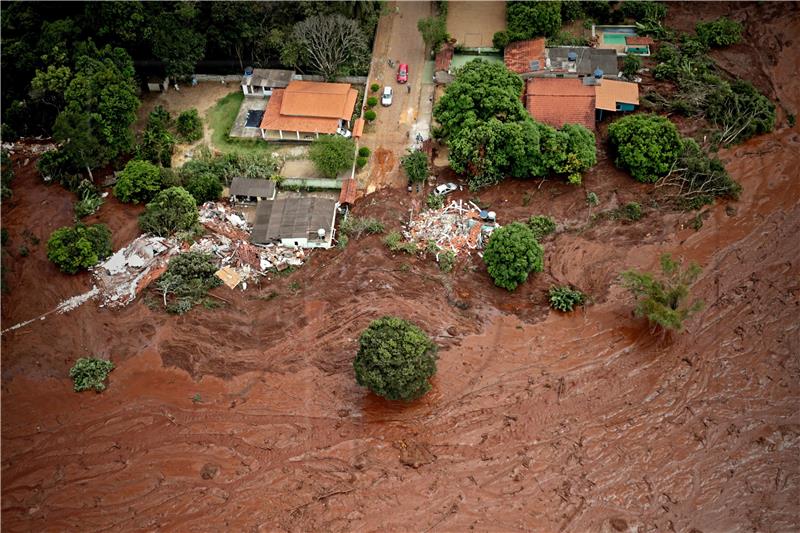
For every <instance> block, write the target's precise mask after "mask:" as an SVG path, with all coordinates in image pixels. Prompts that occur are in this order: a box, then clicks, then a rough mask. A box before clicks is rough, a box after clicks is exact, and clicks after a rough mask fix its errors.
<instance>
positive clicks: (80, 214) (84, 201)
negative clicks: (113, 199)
mask: <svg viewBox="0 0 800 533" xmlns="http://www.w3.org/2000/svg"><path fill="white" fill-rule="evenodd" d="M101 205H103V199H102V198H100V197H99V196H98V195H97V194H94V193H92V192H91V191H84V193H83V195H82V197H81V199H80V200H78V201H77V202H75V206H74V208H73V209H74V210H75V218H77V219H81V218H84V217H88V216H89V215H93V214H95V213H96V212H97V210H98V209H100V206H101Z"/></svg>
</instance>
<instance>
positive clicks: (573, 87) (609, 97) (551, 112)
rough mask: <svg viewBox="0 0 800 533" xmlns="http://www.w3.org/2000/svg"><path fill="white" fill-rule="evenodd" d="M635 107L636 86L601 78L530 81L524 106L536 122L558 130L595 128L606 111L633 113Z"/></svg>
mask: <svg viewBox="0 0 800 533" xmlns="http://www.w3.org/2000/svg"><path fill="white" fill-rule="evenodd" d="M638 105H639V85H638V84H636V83H630V82H627V81H617V80H611V79H605V78H600V79H598V78H591V77H590V78H530V79H528V80H527V81H526V84H525V107H526V109H527V110H528V113H530V115H531V117H533V119H534V120H536V121H538V122H542V123H544V124H549V125H550V126H553V127H554V128H560V127H562V126H563V125H564V124H580V125H582V126H584V127H585V128H587V129H588V130H590V131H591V130H594V129H595V121H596V120H602V118H603V114H604V113H606V112H617V111H633V110H634V109H635V108H636V106H638Z"/></svg>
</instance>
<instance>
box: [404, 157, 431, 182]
mask: <svg viewBox="0 0 800 533" xmlns="http://www.w3.org/2000/svg"><path fill="white" fill-rule="evenodd" d="M400 164H401V165H402V166H403V170H405V171H406V176H408V179H409V181H412V182H414V183H421V182H423V181H425V180H426V179H428V175H429V174H430V169H429V168H428V154H426V153H425V152H423V151H422V150H409V151H408V153H407V154H406V155H404V156H403V158H402V159H401V160H400Z"/></svg>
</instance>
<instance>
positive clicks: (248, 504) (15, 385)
mask: <svg viewBox="0 0 800 533" xmlns="http://www.w3.org/2000/svg"><path fill="white" fill-rule="evenodd" d="M697 6H698V4H692V6H691V9H692V10H693V13H694V15H695V16H698V9H699V8H698V7H697ZM712 6H713V7H712V8H709V9H717V6H718V4H712ZM737 6H738V4H737ZM451 9H453V7H452V6H451ZM670 9H671V11H672V10H673V6H672V5H671V6H670ZM674 9H675V10H676V11H677V10H680V9H682V8H681V7H680V6H676V7H675V8H674ZM687 9H688V8H687ZM737 9H738V7H737ZM675 16H677V15H675ZM756 23H757V24H759V25H760V27H761V28H763V30H764V31H765V32H767V33H773V34H777V33H781V32H787V31H788V30H787V28H789V27H791V25H792V24H794V21H793V20H791V19H787V18H786V17H773V18H769V19H767V18H765V19H757V20H756V19H753V21H752V22H751V24H756ZM795 41H797V40H795ZM798 43H800V41H797V42H796V43H795V44H794V45H793V47H792V48H790V49H788V50H789V51H788V52H785V53H789V52H792V53H794V54H795V55H796V53H797V47H798V46H800V44H798ZM751 61H753V62H756V63H757V64H759V63H758V62H759V61H762V62H761V63H760V67H759V68H763V69H765V70H766V71H767V72H771V73H772V76H773V80H778V79H782V80H785V82H784V83H785V84H786V85H785V86H784V89H783V90H784V91H786V94H789V93H791V92H792V91H794V94H797V93H800V87H798V86H797V81H796V80H794V79H793V78H792V73H786V72H780V71H779V69H780V68H782V67H781V66H780V65H782V64H783V63H780V62H779V63H778V65H775V64H770V63H768V62H767V63H765V62H763V59H759V56H752V57H751ZM779 61H780V60H779ZM776 86H778V84H777V82H776ZM376 152H377V151H376ZM374 157H376V161H377V153H376V154H375V156H374ZM720 157H721V158H722V159H723V161H724V162H725V163H726V165H727V168H728V170H729V171H730V173H731V174H732V176H733V177H734V178H736V179H737V180H739V181H740V182H741V183H742V185H743V188H744V191H743V194H742V197H741V199H740V200H739V201H738V202H736V203H731V204H728V205H726V204H725V203H718V204H716V205H714V206H712V207H710V208H709V209H708V210H707V217H706V219H705V221H704V223H703V226H702V227H701V228H700V230H699V231H695V230H693V229H689V228H681V226H682V224H683V222H684V221H685V219H686V218H687V216H688V215H685V214H682V213H673V212H667V211H664V210H660V209H656V208H654V207H648V208H647V209H646V216H645V218H644V219H643V220H641V221H640V222H638V223H633V224H624V225H623V224H620V223H619V222H615V221H612V220H601V221H598V222H597V223H596V224H593V225H591V226H589V227H585V226H581V223H582V222H583V221H585V220H586V219H587V217H588V216H589V215H590V213H589V211H588V207H587V206H586V204H585V192H586V191H588V190H591V191H594V192H597V194H598V196H599V197H600V199H601V205H600V206H598V208H596V209H605V208H606V207H608V208H610V207H612V206H617V205H620V204H622V203H624V202H626V201H630V200H632V199H636V200H639V201H641V202H642V203H643V205H644V204H645V203H646V201H647V187H646V186H644V185H640V184H635V183H633V181H632V180H631V179H630V178H629V177H627V176H625V175H624V174H622V173H620V172H618V171H616V170H615V169H614V168H613V167H612V166H611V164H610V162H609V161H608V158H607V156H606V155H605V154H601V157H600V162H599V164H598V166H597V167H596V168H595V169H593V170H592V172H590V173H589V175H587V176H586V177H585V181H584V185H583V187H582V188H577V189H576V188H575V187H572V186H569V185H568V184H562V183H556V182H545V183H543V184H541V187H540V186H539V182H538V180H533V181H522V180H515V181H508V182H504V183H503V184H502V185H500V186H498V187H494V188H492V189H490V190H488V191H485V192H481V193H480V195H479V196H480V201H481V202H485V203H488V204H491V205H492V208H493V209H494V210H496V211H497V213H498V217H499V221H500V222H501V223H503V224H505V223H507V222H508V221H510V220H512V219H523V218H525V217H527V216H529V215H531V214H550V215H552V216H554V217H555V218H556V220H557V222H558V225H559V231H558V232H557V233H556V235H555V236H554V237H551V238H550V240H547V241H545V243H544V245H545V250H546V254H547V256H546V258H545V265H546V271H545V272H543V273H542V274H539V275H536V276H533V277H532V278H531V279H530V280H529V281H528V282H526V283H525V284H524V285H523V286H522V287H520V288H519V289H518V290H517V291H515V292H514V293H508V292H507V291H504V290H502V289H498V288H496V287H493V286H492V285H491V283H490V282H489V279H488V276H487V275H486V272H485V269H484V267H483V266H482V264H481V262H480V260H478V259H476V260H475V261H465V262H460V263H458V264H457V266H456V268H455V270H454V271H453V273H452V274H450V275H443V274H441V273H440V272H438V269H437V268H436V266H435V264H434V263H433V261H432V260H430V259H423V258H418V257H410V256H407V255H393V254H391V253H389V251H388V250H387V249H386V247H385V245H383V243H382V242H381V237H380V236H369V237H363V238H361V239H359V240H353V241H351V242H350V244H349V245H348V246H347V247H346V248H345V249H344V250H338V249H337V250H329V251H324V252H322V251H321V252H314V253H312V254H311V257H310V259H309V261H308V262H307V263H306V264H305V265H304V266H303V268H301V269H299V270H297V271H296V272H293V273H291V274H289V275H287V276H275V277H273V278H272V279H269V280H266V281H264V282H263V283H262V286H261V290H260V291H255V292H248V293H233V292H229V291H228V290H227V289H226V288H224V287H222V288H218V289H215V291H219V292H218V294H220V295H224V297H225V298H226V299H229V300H230V301H231V304H230V305H226V306H224V307H222V308H220V309H216V310H206V309H196V310H193V311H192V312H190V313H189V314H187V315H185V316H182V317H173V316H167V315H165V314H163V313H161V312H156V311H151V310H150V309H149V308H148V307H147V306H146V305H145V303H144V302H143V301H137V302H135V303H134V304H132V305H131V306H129V307H127V308H125V309H123V310H121V311H119V312H111V311H109V310H104V309H99V308H97V307H95V306H92V305H90V304H85V305H84V306H82V307H81V308H79V309H77V310H76V311H73V312H72V313H70V314H67V315H62V316H57V317H54V318H52V319H51V318H48V319H47V320H46V321H44V322H41V323H39V322H37V323H34V324H32V325H30V326H29V327H27V328H24V329H20V330H17V331H15V332H12V333H11V334H7V335H3V337H2V353H3V369H2V372H3V373H2V381H3V383H2V384H3V404H2V444H3V446H2V456H3V457H2V459H3V467H2V468H3V487H2V495H3V503H2V505H3V519H4V524H3V525H4V528H7V529H9V530H11V531H16V530H28V529H37V528H38V529H40V528H41V525H42V524H47V526H46V527H48V528H52V529H58V530H65V529H71V528H74V526H75V524H80V527H81V528H82V529H89V530H94V529H103V528H119V529H139V530H153V529H157V528H161V527H163V528H165V529H171V530H182V531H188V530H208V529H213V530H225V529H236V530H259V529H262V530H264V529H266V530H289V531H343V530H376V529H380V530H391V531H407V530H410V529H413V530H428V529H430V530H439V531H464V530H469V529H475V530H483V531H511V530H516V529H532V530H542V531H604V532H606V531H608V532H611V531H619V530H623V531H624V530H626V529H633V528H636V529H638V530H644V531H670V530H675V531H692V530H695V531H752V530H755V531H795V530H797V529H798V527H800V511H798V508H797V505H796V502H797V499H798V495H799V494H800V478H798V476H797V475H796V474H795V472H797V471H798V467H799V465H798V456H800V454H799V452H800V420H798V415H797V413H798V412H800V361H798V357H797V354H798V353H800V336H799V335H798V323H797V316H798V309H800V283H798V279H800V248H798V247H797V246H796V244H795V243H796V235H797V234H798V232H800V204H799V203H798V198H800V184H798V181H797V179H796V169H797V168H798V167H800V134H798V133H797V131H795V130H791V129H788V128H786V129H782V130H780V131H777V132H775V133H773V134H770V135H766V136H761V137H759V138H755V139H751V140H750V141H748V142H747V143H744V144H742V145H740V146H736V147H732V148H731V149H728V150H723V151H722V152H721V153H720ZM16 161H17V162H18V161H19V160H18V159H17V160H16ZM19 176H21V177H19ZM19 176H18V178H17V180H15V182H14V197H13V199H12V201H11V202H10V203H8V204H7V203H5V202H4V206H3V207H4V209H3V212H2V222H3V227H7V228H8V229H9V231H10V233H11V237H12V242H15V240H18V239H21V238H23V231H24V229H26V228H27V229H29V230H30V231H33V232H39V233H41V235H45V234H48V233H49V231H50V230H51V229H54V227H56V226H58V225H61V224H62V223H66V222H68V221H69V219H70V218H71V203H72V201H73V198H72V196H71V195H69V194H68V193H66V192H65V191H63V190H62V189H60V188H58V187H57V186H50V187H47V186H45V185H43V184H42V183H41V182H39V181H38V178H37V177H36V175H35V172H33V171H30V170H21V172H20V175H19ZM442 177H444V176H442ZM422 194H424V193H420V196H419V198H421V195H422ZM455 194H456V197H458V195H463V196H464V197H469V196H471V195H469V194H468V193H466V192H465V191H463V192H458V193H455ZM419 198H418V197H417V195H416V193H415V194H413V195H408V193H406V192H405V190H403V189H400V190H391V189H390V190H382V191H380V192H378V193H375V194H372V195H368V196H367V197H365V198H363V199H361V200H359V201H358V202H357V204H356V206H355V209H354V213H356V214H357V215H359V216H375V217H378V218H380V219H381V220H382V221H384V222H385V223H386V225H387V227H388V229H397V228H399V226H400V224H401V222H403V221H405V220H407V219H408V216H409V211H410V210H413V209H415V200H418V199H419ZM9 206H10V207H9ZM730 206H735V209H734V210H731V209H726V208H727V207H730ZM416 208H418V206H417V207H416ZM139 209H140V208H138V209H137V208H135V207H132V206H127V205H121V204H117V203H113V202H109V203H108V204H107V205H106V206H104V208H103V210H101V212H100V213H99V214H98V215H97V217H98V220H103V221H107V222H108V223H109V224H114V227H115V228H116V233H115V247H117V246H119V244H120V243H119V242H118V241H117V239H123V240H124V238H127V239H128V240H129V239H130V238H132V237H133V235H134V234H135V231H134V229H133V228H135V217H136V214H137V213H138V210H139ZM39 233H37V235H38V234H39ZM17 242H18V241H17ZM662 252H672V253H675V254H679V255H681V256H683V257H686V258H687V259H691V260H695V261H698V262H699V263H700V264H701V265H702V266H703V268H704V270H703V275H702V277H701V279H700V280H699V281H698V284H697V286H696V289H695V290H696V294H697V296H699V297H700V298H702V299H703V300H704V301H705V308H704V310H703V311H702V312H701V313H700V314H699V315H697V316H696V317H695V318H694V319H692V320H691V321H690V322H689V323H688V325H687V326H688V330H687V331H686V332H685V333H684V334H682V335H674V336H672V337H668V338H661V337H658V336H653V335H651V334H650V333H649V328H648V326H647V324H646V323H645V322H644V321H642V320H637V319H634V318H633V317H632V316H631V308H632V302H631V300H630V298H629V296H628V295H627V293H625V292H624V291H623V290H622V289H621V288H620V286H619V284H618V282H617V276H618V274H619V272H620V271H621V270H624V269H626V268H644V269H653V268H655V266H656V264H657V261H658V259H657V258H658V255H659V254H660V253H662ZM6 266H8V267H9V268H10V269H11V272H12V277H11V281H12V284H11V292H10V293H9V294H7V295H4V297H3V310H2V312H3V324H4V326H5V325H6V323H7V321H8V320H17V319H18V318H19V319H25V318H30V317H31V316H36V315H38V314H39V313H41V312H42V311H44V310H47V309H49V308H51V307H52V306H53V305H54V304H55V303H57V302H58V301H60V300H61V299H63V298H64V297H67V296H71V295H73V294H77V293H78V292H82V291H83V290H85V282H86V277H84V276H66V275H63V274H60V273H58V272H57V271H56V270H55V269H54V267H52V265H50V264H49V262H47V260H46V258H45V256H44V253H43V249H42V248H41V245H40V246H39V248H38V249H37V250H36V251H35V252H32V253H31V254H29V255H28V257H26V258H19V257H18V256H17V255H15V254H13V253H11V254H4V256H3V267H4V269H5V268H6ZM554 281H559V282H562V281H563V282H570V283H574V284H576V285H577V286H578V287H580V288H581V289H583V290H585V291H586V292H588V293H590V294H591V296H592V298H593V299H594V300H595V303H594V304H593V305H591V306H589V307H587V308H586V309H585V310H580V311H577V312H575V313H572V314H569V315H562V314H558V313H555V312H550V311H549V309H548V308H547V306H546V304H545V292H546V289H547V287H548V286H549V284H551V283H552V282H554ZM383 314H395V315H400V316H403V317H406V318H408V319H410V320H413V321H414V322H416V323H418V324H420V325H421V326H422V327H423V328H424V329H425V330H426V331H427V332H428V333H429V334H430V335H432V336H433V338H434V339H435V340H436V342H437V343H438V344H440V346H441V347H442V348H441V350H440V353H439V360H438V373H437V375H436V377H435V378H434V380H433V382H432V385H433V389H432V390H431V392H430V393H429V394H428V395H426V396H425V397H424V398H422V399H420V400H418V401H416V402H413V403H411V404H408V405H404V404H396V403H391V402H386V401H383V400H381V399H379V398H376V397H375V396H373V395H371V394H369V393H367V392H366V391H365V390H364V389H362V388H360V387H358V386H357V385H356V384H355V382H354V376H353V370H352V358H353V354H354V353H355V351H356V349H357V338H358V335H359V333H360V332H361V330H362V329H363V328H364V327H365V326H366V324H368V323H369V321H370V320H372V319H374V318H377V317H379V316H381V315H383ZM54 339H55V340H57V343H55V342H54ZM87 354H94V355H98V356H101V357H110V358H112V360H114V361H115V363H116V364H117V368H116V369H115V370H114V371H113V372H112V373H111V375H110V378H109V387H108V389H107V390H106V391H105V392H103V393H102V394H99V395H98V394H90V393H84V394H76V393H74V392H73V391H72V388H71V383H70V381H69V380H68V379H66V375H67V371H68V369H69V367H70V366H71V364H72V362H73V361H74V360H75V359H76V358H77V357H80V356H84V355H87ZM198 399H199V401H198ZM400 442H402V443H404V444H405V446H406V450H407V451H406V452H403V451H402V446H400V444H397V445H395V443H400ZM398 446H400V448H398ZM409 450H410V451H409ZM403 453H405V455H402V454H403ZM403 458H405V463H406V464H408V465H409V466H406V464H404V463H403ZM414 465H419V466H418V468H413V467H414ZM204 474H205V475H204ZM389 486H390V487H391V488H392V491H393V492H394V494H397V495H398V497H397V498H386V497H385V494H386V492H385V490H383V488H384V487H389ZM76 502H78V503H76ZM364 509H369V512H368V513H367V512H365V511H364ZM167 511H169V512H167Z"/></svg>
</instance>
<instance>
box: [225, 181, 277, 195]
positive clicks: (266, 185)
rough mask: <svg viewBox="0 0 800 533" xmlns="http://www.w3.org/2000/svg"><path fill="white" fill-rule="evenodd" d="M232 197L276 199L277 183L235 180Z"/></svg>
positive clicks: (231, 189) (232, 183)
mask: <svg viewBox="0 0 800 533" xmlns="http://www.w3.org/2000/svg"><path fill="white" fill-rule="evenodd" d="M230 195H231V196H255V197H256V198H274V197H275V182H273V181H272V180H269V179H253V178H233V181H232V182H231V188H230Z"/></svg>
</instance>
